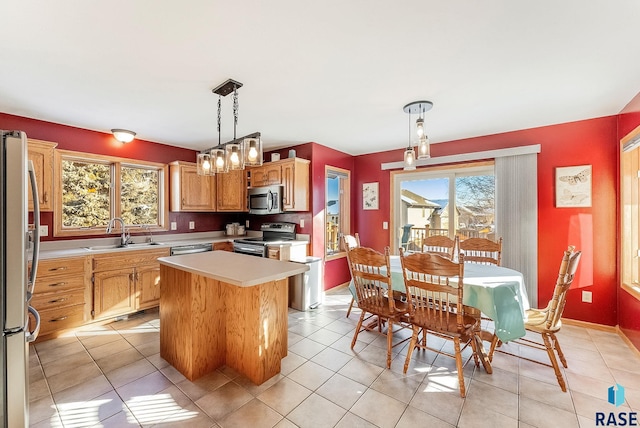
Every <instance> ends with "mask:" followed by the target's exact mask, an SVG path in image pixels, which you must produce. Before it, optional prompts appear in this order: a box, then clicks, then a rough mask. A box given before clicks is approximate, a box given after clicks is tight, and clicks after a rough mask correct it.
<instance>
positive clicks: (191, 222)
mask: <svg viewBox="0 0 640 428" xmlns="http://www.w3.org/2000/svg"><path fill="white" fill-rule="evenodd" d="M195 228H196V222H195V221H190V222H189V229H190V230H193V229H195Z"/></svg>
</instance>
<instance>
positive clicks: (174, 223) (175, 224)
mask: <svg viewBox="0 0 640 428" xmlns="http://www.w3.org/2000/svg"><path fill="white" fill-rule="evenodd" d="M171 230H178V223H177V222H175V221H172V222H171Z"/></svg>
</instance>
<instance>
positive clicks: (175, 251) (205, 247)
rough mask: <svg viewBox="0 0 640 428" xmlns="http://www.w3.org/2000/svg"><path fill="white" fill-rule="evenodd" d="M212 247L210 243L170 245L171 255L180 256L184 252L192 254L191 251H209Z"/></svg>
mask: <svg viewBox="0 0 640 428" xmlns="http://www.w3.org/2000/svg"><path fill="white" fill-rule="evenodd" d="M212 249H213V248H212V246H211V243H208V244H189V245H178V246H175V247H171V253H170V254H171V255H172V256H181V255H184V254H193V253H204V252H205V251H211V250H212Z"/></svg>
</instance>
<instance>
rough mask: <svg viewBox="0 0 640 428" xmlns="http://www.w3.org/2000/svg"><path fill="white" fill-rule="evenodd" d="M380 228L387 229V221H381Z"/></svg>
mask: <svg viewBox="0 0 640 428" xmlns="http://www.w3.org/2000/svg"><path fill="white" fill-rule="evenodd" d="M382 228H383V229H384V230H387V229H389V222H388V221H383V222H382Z"/></svg>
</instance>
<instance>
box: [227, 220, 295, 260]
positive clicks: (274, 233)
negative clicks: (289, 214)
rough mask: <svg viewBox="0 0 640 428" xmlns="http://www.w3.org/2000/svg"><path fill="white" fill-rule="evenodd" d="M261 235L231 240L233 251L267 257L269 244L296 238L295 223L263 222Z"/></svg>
mask: <svg viewBox="0 0 640 428" xmlns="http://www.w3.org/2000/svg"><path fill="white" fill-rule="evenodd" d="M260 230H261V231H262V236H261V237H257V238H242V239H236V240H234V241H233V251H234V252H236V253H241V254H250V255H252V256H258V257H267V251H268V246H269V245H277V244H282V243H287V242H288V241H293V240H295V239H296V224H295V223H284V222H282V223H264V224H263V225H262V226H260Z"/></svg>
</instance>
